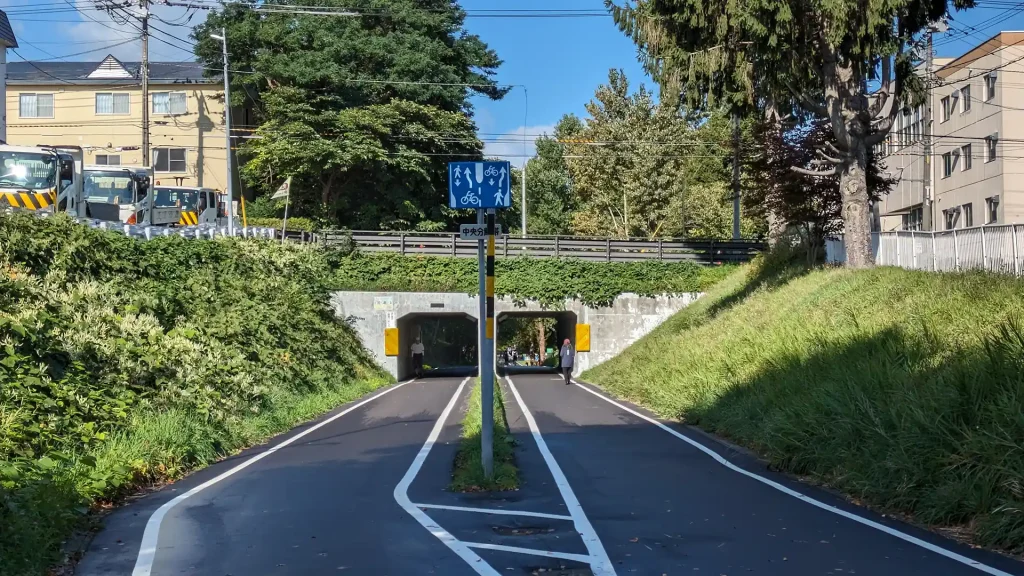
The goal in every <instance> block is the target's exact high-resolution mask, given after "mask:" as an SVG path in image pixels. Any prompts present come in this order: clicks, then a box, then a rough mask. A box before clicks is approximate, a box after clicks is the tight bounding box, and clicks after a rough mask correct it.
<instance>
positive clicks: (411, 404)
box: [76, 378, 476, 576]
mask: <svg viewBox="0 0 1024 576" xmlns="http://www.w3.org/2000/svg"><path fill="white" fill-rule="evenodd" d="M462 382H463V379H461V378H460V379H431V380H425V381H419V382H414V383H411V384H405V385H403V386H401V387H399V388H396V389H390V390H388V391H386V393H385V394H384V395H382V396H377V397H375V399H372V400H370V401H369V402H366V403H365V404H363V405H361V406H359V407H358V408H356V409H354V410H351V411H350V412H345V411H346V410H349V409H350V408H351V406H349V407H343V408H341V409H339V410H338V411H336V412H335V414H334V416H337V415H338V414H342V413H344V415H342V416H340V417H337V418H336V419H335V420H333V421H330V422H329V423H327V424H324V425H322V426H321V427H320V428H317V429H315V430H313V431H312V432H308V431H309V430H310V429H311V428H312V427H314V426H316V425H317V424H318V423H312V424H310V425H307V426H304V427H301V428H298V429H296V430H294V431H292V432H291V433H289V434H287V435H285V436H283V437H280V438H277V439H275V440H274V441H272V442H270V443H268V444H267V445H266V446H262V447H259V448H256V449H254V450H250V451H248V452H245V453H243V454H240V455H238V456H236V457H233V458H229V459H227V460H225V461H223V462H220V463H218V464H216V465H214V466H211V467H210V468H207V469H205V470H203V471H202V472H200V473H197V474H195V475H193V476H191V477H189V478H187V479H185V480H183V481H181V482H179V483H176V484H174V485H173V486H171V487H168V488H167V489H165V490H162V491H159V492H157V493H154V494H152V495H150V496H147V497H146V498H143V499H141V500H139V501H138V502H136V503H134V504H132V505H129V506H126V507H124V508H122V509H120V510H118V511H117V512H115V513H114V514H112V515H111V516H109V517H108V518H107V519H106V522H105V524H106V526H105V529H104V530H103V531H102V532H101V533H100V534H99V535H97V537H96V538H95V539H94V540H93V542H92V544H91V545H90V547H89V549H88V550H87V552H86V553H85V555H84V557H83V559H82V561H81V563H80V564H79V567H78V570H77V572H76V573H77V574H78V575H80V576H98V575H110V574H118V575H125V574H135V575H136V576H139V575H141V574H152V575H155V576H168V575H178V574H189V575H195V576H227V575H233V576H243V575H244V576H248V575H285V574H287V575H298V574H303V575H306V574H310V575H313V574H367V575H370V574H372V575H381V576H386V575H393V576H399V575H407V574H444V575H454V576H461V575H472V574H476V572H475V571H474V570H473V569H472V568H471V567H470V566H469V565H468V564H467V563H466V562H465V561H464V560H463V559H462V558H460V557H459V556H458V555H456V554H454V553H453V552H452V551H451V550H450V549H449V548H448V547H446V546H445V545H444V544H443V543H442V542H441V541H440V540H439V539H438V538H436V537H435V536H434V535H432V534H431V533H430V532H429V531H427V530H426V529H425V528H424V527H423V526H422V525H420V524H419V523H418V522H417V521H416V519H414V518H413V517H412V516H411V515H410V514H409V512H408V511H407V510H405V509H403V507H402V506H400V505H399V503H398V502H396V499H395V496H394V491H395V487H396V486H397V485H398V484H399V483H400V482H401V481H402V480H403V478H404V477H405V476H406V475H407V473H408V472H409V468H410V465H411V464H412V463H413V462H414V460H415V459H416V457H417V454H419V453H420V452H421V450H422V449H423V446H424V442H425V441H426V440H427V438H428V436H429V435H430V433H431V430H432V429H433V428H434V427H435V424H436V421H437V420H438V418H439V417H440V416H441V414H442V412H443V411H444V410H445V408H446V406H447V405H449V404H450V402H451V401H452V397H453V395H454V394H455V392H456V390H457V389H459V387H460V384H461V383H462ZM378 394H379V393H378ZM375 396H376V395H375ZM328 418H329V417H328ZM325 420H326V418H325V419H321V420H320V421H319V424H322V423H323V422H324V421H325ZM304 432H308V433H307V434H306V435H305V436H303V437H301V438H300V439H298V440H297V441H294V442H292V443H291V444H288V445H287V446H285V447H283V448H279V449H277V450H276V451H274V452H273V453H272V454H269V455H267V456H266V457H264V458H262V459H259V460H258V461H256V462H254V463H252V464H250V465H249V466H247V467H245V468H244V469H242V470H239V471H237V472H236V473H234V474H231V475H230V476H228V477H226V478H223V479H222V480H219V481H217V482H215V483H213V484H212V485H209V486H207V487H205V488H203V489H202V490H201V491H199V492H196V493H194V494H192V495H191V496H189V497H187V498H185V499H183V500H180V501H178V502H177V504H175V505H174V506H173V507H171V508H170V509H169V510H166V513H165V515H164V516H163V518H162V521H161V522H159V534H158V537H157V538H156V540H155V541H156V546H155V552H154V553H153V554H152V556H151V565H150V566H149V567H148V568H147V567H146V566H145V565H143V566H141V567H140V566H139V558H140V556H142V557H145V556H146V553H145V549H146V548H147V546H145V545H144V539H145V538H144V536H143V535H144V534H145V532H146V526H147V524H149V523H150V521H151V519H152V518H153V517H154V514H156V513H157V512H158V511H159V510H161V509H162V508H163V507H165V505H167V504H168V503H169V502H171V501H172V500H174V499H175V498H179V497H180V496H182V495H183V494H186V493H188V491H190V490H193V489H194V488H196V487H199V486H202V485H203V484H204V483H207V482H209V481H210V480H212V479H216V478H218V477H219V476H221V475H223V474H225V473H226V472H228V471H230V470H232V469H233V468H235V467H237V466H239V465H240V464H243V463H245V462H247V461H248V460H250V459H253V458H254V457H257V456H259V455H261V454H264V453H266V452H268V451H269V450H272V449H273V448H274V447H275V446H279V445H280V444H282V443H283V442H287V441H288V440H289V438H291V437H294V436H296V435H299V434H303V433H304ZM449 471H450V468H449ZM150 532H152V530H150ZM144 564H145V563H144ZM147 570H148V571H147Z"/></svg>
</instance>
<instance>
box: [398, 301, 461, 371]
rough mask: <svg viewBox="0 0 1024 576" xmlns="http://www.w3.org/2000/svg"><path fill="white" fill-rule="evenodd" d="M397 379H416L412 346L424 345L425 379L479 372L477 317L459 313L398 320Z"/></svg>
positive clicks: (407, 316)
mask: <svg viewBox="0 0 1024 576" xmlns="http://www.w3.org/2000/svg"><path fill="white" fill-rule="evenodd" d="M397 326H398V335H399V336H398V342H399V350H400V354H399V355H398V379H399V380H404V379H406V378H411V377H412V376H413V363H412V345H413V342H415V341H416V338H417V337H420V338H422V342H423V368H424V376H426V377H430V376H438V377H439V376H461V375H470V374H475V373H476V370H477V324H476V318H474V317H472V316H470V315H468V314H463V313H458V312H438V313H415V314H407V315H405V316H403V317H401V318H399V319H398V321H397Z"/></svg>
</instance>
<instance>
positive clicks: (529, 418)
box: [505, 378, 615, 576]
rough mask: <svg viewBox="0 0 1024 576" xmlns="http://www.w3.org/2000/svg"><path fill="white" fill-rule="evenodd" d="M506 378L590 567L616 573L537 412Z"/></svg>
mask: <svg viewBox="0 0 1024 576" xmlns="http://www.w3.org/2000/svg"><path fill="white" fill-rule="evenodd" d="M505 380H506V381H507V382H508V387H509V390H511V391H512V395H513V396H515V398H516V402H517V403H518V404H519V409H520V410H522V411H523V417H525V418H526V424H527V425H528V426H529V427H530V433H531V434H532V435H533V440H534V442H536V443H537V449H538V450H540V453H541V456H543V457H544V462H545V463H546V464H547V465H548V469H549V470H550V471H551V476H552V477H553V478H554V479H555V485H556V486H558V491H559V492H560V493H561V494H562V500H563V501H564V502H565V505H566V507H567V508H568V509H569V514H570V515H571V516H572V519H573V524H574V525H575V527H576V531H577V532H579V534H580V537H581V538H583V544H584V545H585V546H586V547H587V552H588V553H589V554H590V556H589V559H588V560H587V562H588V563H589V564H590V570H591V571H592V572H593V573H594V576H615V568H614V567H613V566H612V562H611V560H609V559H608V553H607V552H605V550H604V545H603V544H601V539H600V538H598V536H597V532H596V531H595V530H594V527H593V526H591V524H590V520H588V519H587V515H586V514H585V513H584V512H583V506H581V505H580V502H579V500H577V499H576V494H574V493H573V491H572V487H571V486H570V485H569V481H568V480H566V478H565V474H563V473H562V469H561V468H559V467H558V462H557V461H555V457H554V456H552V455H551V451H550V450H548V445H547V443H546V442H545V441H544V437H543V436H541V433H540V429H539V428H538V427H537V421H536V420H534V419H533V414H531V413H530V409H529V408H527V407H526V403H525V402H523V398H522V397H521V396H520V395H519V390H517V389H516V385H515V384H513V383H512V379H511V378H506V379H505Z"/></svg>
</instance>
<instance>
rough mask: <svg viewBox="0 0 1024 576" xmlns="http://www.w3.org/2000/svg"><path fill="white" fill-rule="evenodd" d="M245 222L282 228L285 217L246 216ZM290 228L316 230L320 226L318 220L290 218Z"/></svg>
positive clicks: (294, 229)
mask: <svg viewBox="0 0 1024 576" xmlns="http://www.w3.org/2000/svg"><path fill="white" fill-rule="evenodd" d="M245 223H246V224H248V225H249V226H258V227H263V228H274V229H275V230H280V229H281V228H282V227H283V226H284V219H282V218H246V220H245ZM288 230H291V231H296V232H297V231H299V230H301V231H303V232H316V231H317V230H318V227H317V225H316V222H313V221H312V220H310V219H309V218H288Z"/></svg>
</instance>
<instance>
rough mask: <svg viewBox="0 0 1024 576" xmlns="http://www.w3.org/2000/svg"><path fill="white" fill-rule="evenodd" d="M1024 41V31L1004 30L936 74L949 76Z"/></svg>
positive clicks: (943, 76) (944, 66)
mask: <svg viewBox="0 0 1024 576" xmlns="http://www.w3.org/2000/svg"><path fill="white" fill-rule="evenodd" d="M1022 42H1024V32H1018V31H1011V30H1004V31H1002V32H999V33H998V34H996V35H995V36H992V37H991V38H989V39H988V40H985V41H984V42H982V43H981V44H978V45H977V46H975V47H974V48H972V49H971V50H970V51H968V52H967V53H966V54H963V55H961V56H959V57H957V58H954V59H952V60H951V61H949V62H946V63H945V65H943V66H942V67H941V68H939V69H938V70H937V71H936V72H935V74H936V76H938V77H939V78H949V77H950V76H952V75H954V74H956V73H957V72H960V71H961V70H964V69H965V68H966V69H970V68H971V64H974V62H976V61H977V60H979V59H980V58H983V57H985V56H988V55H989V54H993V53H995V52H996V51H998V50H1001V49H1003V48H1007V47H1010V46H1016V45H1018V44H1021V43H1022ZM975 66H977V65H975Z"/></svg>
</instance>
